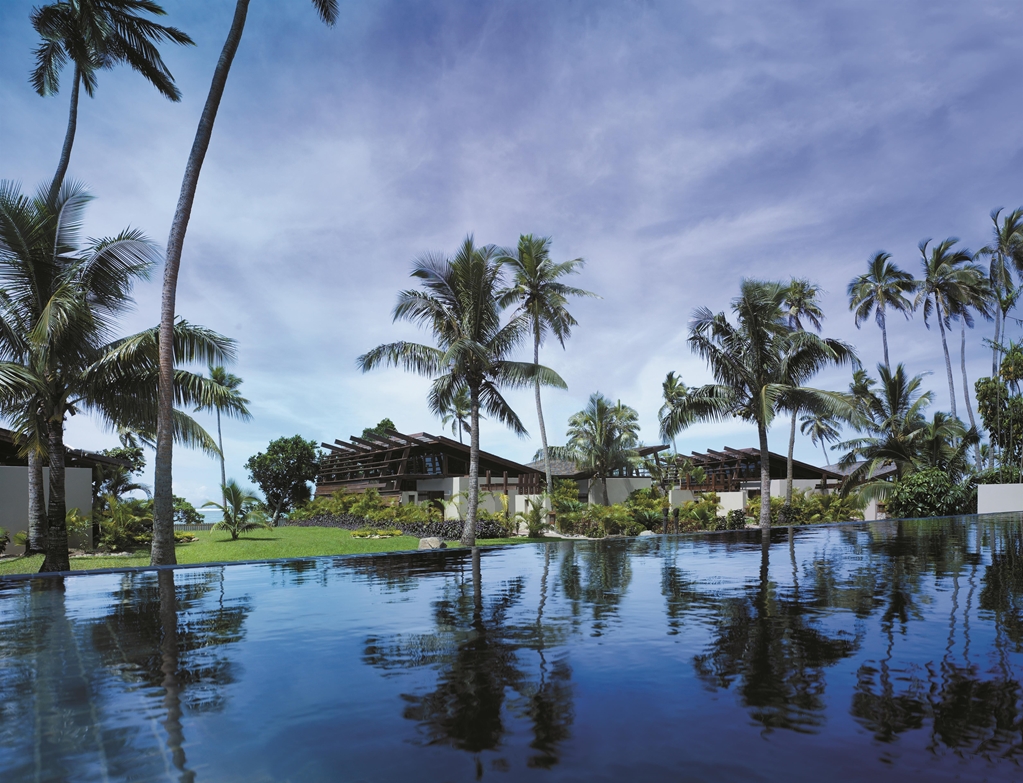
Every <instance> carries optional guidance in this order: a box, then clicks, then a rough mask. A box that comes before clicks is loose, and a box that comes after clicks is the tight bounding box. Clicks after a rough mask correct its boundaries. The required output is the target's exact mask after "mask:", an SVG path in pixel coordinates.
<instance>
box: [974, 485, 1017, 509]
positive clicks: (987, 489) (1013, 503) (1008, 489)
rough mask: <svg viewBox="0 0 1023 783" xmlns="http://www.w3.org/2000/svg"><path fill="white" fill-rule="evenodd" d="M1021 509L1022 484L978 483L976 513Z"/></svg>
mask: <svg viewBox="0 0 1023 783" xmlns="http://www.w3.org/2000/svg"><path fill="white" fill-rule="evenodd" d="M1006 511H1023V484H980V485H979V486H978V487H977V513H978V514H998V513H1002V512H1006Z"/></svg>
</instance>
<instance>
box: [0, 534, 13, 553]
mask: <svg viewBox="0 0 1023 783" xmlns="http://www.w3.org/2000/svg"><path fill="white" fill-rule="evenodd" d="M9 543H11V534H10V533H8V532H7V531H6V530H5V529H4V528H2V527H0V555H2V554H3V553H4V552H6V551H7V545H8V544H9Z"/></svg>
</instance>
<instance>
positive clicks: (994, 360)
mask: <svg viewBox="0 0 1023 783" xmlns="http://www.w3.org/2000/svg"><path fill="white" fill-rule="evenodd" d="M996 296H998V303H997V306H996V307H995V340H994V344H993V345H992V346H991V377H992V378H997V377H998V338H999V335H1000V332H1001V329H1002V302H1001V296H1000V295H999V294H998V293H997V292H996Z"/></svg>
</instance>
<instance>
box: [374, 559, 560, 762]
mask: <svg viewBox="0 0 1023 783" xmlns="http://www.w3.org/2000/svg"><path fill="white" fill-rule="evenodd" d="M471 558H472V578H471V581H470V582H469V583H468V584H467V583H466V581H465V579H464V578H462V579H460V580H458V581H457V582H454V583H453V584H452V585H451V586H450V588H449V589H448V590H447V591H446V594H445V595H444V597H443V598H442V599H441V600H439V601H437V602H436V603H435V604H434V622H435V624H436V631H434V632H433V633H430V634H419V635H415V634H405V635H398V636H395V637H391V638H389V639H381V638H377V637H370V638H369V639H367V640H366V648H365V656H364V660H365V661H366V662H367V663H369V664H371V665H373V666H376V667H378V668H382V669H385V670H398V669H410V668H418V667H422V666H431V667H435V668H436V669H437V671H438V678H437V686H436V687H435V688H434V690H432V691H431V692H429V693H427V694H425V695H416V694H407V695H404V696H403V698H404V699H405V701H406V703H407V706H406V708H405V711H404V716H405V717H406V718H408V719H409V720H413V721H416V722H417V723H418V724H419V726H420V728H421V731H422V732H423V735H424V737H425V741H426V743H427V744H448V745H451V746H452V747H455V748H458V749H460V750H465V751H468V752H470V753H473V754H476V755H477V773H478V774H479V775H482V770H483V767H482V763H481V761H480V760H479V754H480V753H482V752H483V751H490V750H495V749H497V748H498V747H499V746H500V745H501V742H502V739H503V737H504V736H505V734H506V733H507V731H508V727H507V726H506V725H505V718H504V711H505V709H508V710H509V711H510V712H512V714H518V715H521V716H523V717H526V718H528V719H529V720H530V722H531V724H532V727H533V736H534V739H533V741H532V743H531V747H532V748H533V749H534V750H536V751H538V752H537V754H536V755H534V756H532V757H531V758H530V759H528V761H527V763H528V764H529V766H539V767H550V766H553V765H554V764H555V763H557V760H558V746H559V744H560V743H561V742H562V741H564V740H565V739H566V738H567V737H568V726H569V725H570V724H571V722H572V710H571V698H572V693H571V687H570V685H569V678H570V675H571V670H570V668H569V666H568V664H567V662H565V661H564V660H563V659H559V660H555V661H554V662H553V664H552V665H550V667H549V668H548V662H547V658H546V649H547V647H548V645H549V644H550V643H552V641H553V642H555V643H560V642H563V641H564V633H563V632H561V631H560V630H559V629H557V628H552V627H550V624H549V621H544V619H543V607H544V604H545V602H546V582H547V569H546V568H545V574H544V579H543V580H542V582H541V596H540V606H539V609H538V615H537V620H536V622H535V623H529V624H526V625H522V626H516V625H513V624H511V623H509V621H508V614H509V612H510V611H511V610H512V608H513V607H514V606H515V605H516V604H517V603H518V602H519V601H520V600H521V598H522V596H523V593H524V590H525V579H524V578H523V577H517V578H514V579H511V580H509V581H507V582H505V583H503V584H502V585H501V587H500V588H499V589H497V590H492V591H490V593H489V594H488V595H486V596H485V595H484V591H483V588H482V566H481V560H480V551H479V549H478V548H473V550H472V555H471ZM545 558H547V564H548V565H549V552H546V551H545ZM552 637H553V639H552ZM520 650H535V651H537V652H538V653H539V654H540V661H541V674H540V681H539V683H538V684H536V683H533V682H532V681H531V680H530V679H529V678H528V677H527V676H526V675H525V674H524V672H523V671H522V662H521V661H520V658H519V651H520ZM509 691H512V692H514V693H516V694H517V695H518V698H517V699H511V700H510V701H509V703H507V704H506V698H507V697H506V694H507V693H508V692H509ZM507 764H508V762H507V761H506V760H503V759H498V760H497V761H496V762H495V765H496V766H498V767H504V768H506V767H507Z"/></svg>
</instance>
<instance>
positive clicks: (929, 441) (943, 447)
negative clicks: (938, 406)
mask: <svg viewBox="0 0 1023 783" xmlns="http://www.w3.org/2000/svg"><path fill="white" fill-rule="evenodd" d="M979 441H980V436H979V435H978V434H977V430H976V428H974V427H970V428H969V429H966V427H965V426H963V423H962V422H961V421H959V419H953V418H952V417H951V416H949V415H948V414H947V413H943V412H942V411H935V412H934V415H933V417H932V418H931V420H930V421H929V422H927V423H925V424H924V426H923V427H922V428H921V429H920V432H919V435H918V437H917V444H916V449H917V455H916V460H915V465H916V468H917V470H928V469H931V468H936V469H938V470H941V471H942V472H944V473H945V474H946V475H947V476H948V477H949V479H950V480H951V481H952V482H953V483H957V482H959V481H961V480H962V478H963V476H965V475H966V474H967V473H969V472H970V470H971V466H970V460H969V457H968V452H969V449H970V448H971V447H973V446H976V445H977V443H978V442H979Z"/></svg>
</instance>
